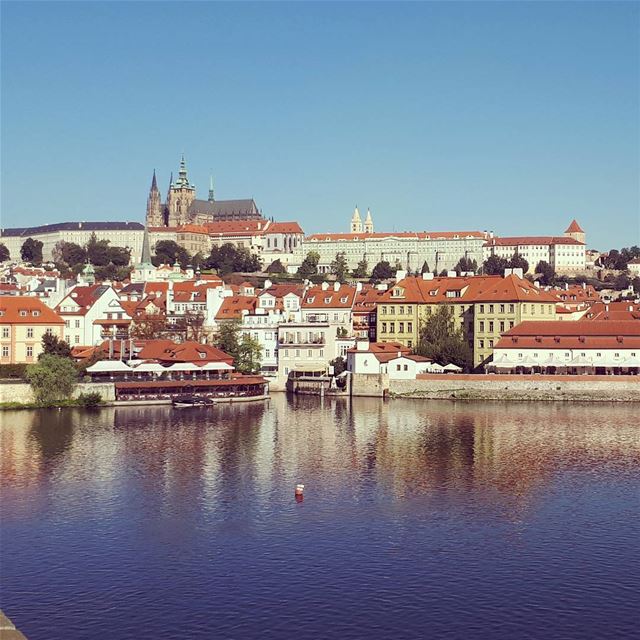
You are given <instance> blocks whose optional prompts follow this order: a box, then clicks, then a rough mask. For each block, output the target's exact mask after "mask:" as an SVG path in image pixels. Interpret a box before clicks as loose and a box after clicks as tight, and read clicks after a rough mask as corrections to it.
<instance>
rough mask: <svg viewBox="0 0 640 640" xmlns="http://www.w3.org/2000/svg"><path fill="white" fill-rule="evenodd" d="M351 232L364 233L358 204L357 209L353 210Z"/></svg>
mask: <svg viewBox="0 0 640 640" xmlns="http://www.w3.org/2000/svg"><path fill="white" fill-rule="evenodd" d="M351 233H362V220H361V219H360V212H359V211H358V205H356V210H355V211H354V212H353V217H352V218H351Z"/></svg>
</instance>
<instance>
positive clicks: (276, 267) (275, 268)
mask: <svg viewBox="0 0 640 640" xmlns="http://www.w3.org/2000/svg"><path fill="white" fill-rule="evenodd" d="M265 271H266V272H267V273H287V270H286V269H285V268H284V265H283V264H282V262H280V258H276V259H275V260H274V261H273V262H272V263H271V264H270V265H269V266H268V267H267V268H266V269H265Z"/></svg>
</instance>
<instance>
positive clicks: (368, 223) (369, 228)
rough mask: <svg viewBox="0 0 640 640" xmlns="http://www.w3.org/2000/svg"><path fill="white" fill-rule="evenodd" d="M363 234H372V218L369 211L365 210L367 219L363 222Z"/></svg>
mask: <svg viewBox="0 0 640 640" xmlns="http://www.w3.org/2000/svg"><path fill="white" fill-rule="evenodd" d="M364 232H365V233H373V218H372V217H371V210H370V209H368V208H367V217H366V219H365V221H364Z"/></svg>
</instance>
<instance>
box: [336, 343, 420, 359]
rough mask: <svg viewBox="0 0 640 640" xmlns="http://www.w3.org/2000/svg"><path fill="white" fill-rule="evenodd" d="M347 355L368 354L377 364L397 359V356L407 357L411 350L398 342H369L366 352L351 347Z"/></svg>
mask: <svg viewBox="0 0 640 640" xmlns="http://www.w3.org/2000/svg"><path fill="white" fill-rule="evenodd" d="M347 353H369V354H371V355H372V356H374V358H376V360H378V362H382V363H385V362H389V361H390V360H393V359H394V358H397V357H398V355H401V356H407V355H408V354H409V353H411V349H409V348H408V347H405V346H404V345H403V344H402V343H400V342H370V343H369V346H368V348H367V350H366V351H365V350H362V349H358V348H357V347H352V348H351V349H347Z"/></svg>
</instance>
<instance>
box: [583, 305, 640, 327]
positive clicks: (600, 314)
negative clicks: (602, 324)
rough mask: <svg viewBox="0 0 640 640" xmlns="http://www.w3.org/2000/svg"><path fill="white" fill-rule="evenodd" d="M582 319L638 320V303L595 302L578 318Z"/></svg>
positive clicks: (639, 306) (591, 320)
mask: <svg viewBox="0 0 640 640" xmlns="http://www.w3.org/2000/svg"><path fill="white" fill-rule="evenodd" d="M580 320H582V321H585V320H587V321H589V322H593V321H602V320H607V321H629V320H636V321H637V320H640V303H637V302H635V303H634V302H625V301H619V302H609V303H604V302H596V303H594V304H593V305H592V306H591V307H589V310H588V311H587V312H586V313H585V314H584V315H583V316H582V318H580Z"/></svg>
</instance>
